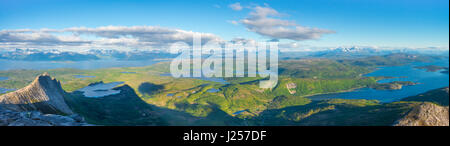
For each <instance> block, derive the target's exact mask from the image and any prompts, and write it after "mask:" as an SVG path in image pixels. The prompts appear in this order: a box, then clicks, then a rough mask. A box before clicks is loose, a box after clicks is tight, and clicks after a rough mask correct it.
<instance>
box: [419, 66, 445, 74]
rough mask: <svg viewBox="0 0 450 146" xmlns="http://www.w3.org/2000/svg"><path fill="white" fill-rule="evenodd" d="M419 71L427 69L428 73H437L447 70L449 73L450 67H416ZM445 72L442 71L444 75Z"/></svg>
mask: <svg viewBox="0 0 450 146" xmlns="http://www.w3.org/2000/svg"><path fill="white" fill-rule="evenodd" d="M415 68H417V69H426V70H427V72H436V71H439V70H443V69H444V70H447V73H448V67H443V66H437V65H427V66H417V67H415ZM444 72H445V71H442V73H444Z"/></svg>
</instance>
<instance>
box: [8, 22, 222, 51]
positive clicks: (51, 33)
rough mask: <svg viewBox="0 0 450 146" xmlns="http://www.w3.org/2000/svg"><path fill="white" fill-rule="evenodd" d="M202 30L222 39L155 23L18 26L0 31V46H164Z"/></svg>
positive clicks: (188, 39)
mask: <svg viewBox="0 0 450 146" xmlns="http://www.w3.org/2000/svg"><path fill="white" fill-rule="evenodd" d="M194 34H200V35H201V36H202V43H206V42H208V41H218V42H220V41H222V39H221V38H220V37H218V36H216V35H214V34H211V33H200V32H193V31H186V30H181V29H171V28H164V27H155V26H130V27H128V26H104V27H97V28H86V27H73V28H65V29H39V30H31V29H17V30H2V31H0V47H21V48H24V47H25V48H27V47H33V48H40V47H43V48H47V47H54V46H58V47H71V48H74V47H89V46H91V47H100V48H101V47H105V46H108V47H116V48H123V47H128V48H129V47H133V48H165V47H167V46H169V45H170V44H172V43H176V42H184V43H187V44H192V40H193V38H192V37H193V35H194Z"/></svg>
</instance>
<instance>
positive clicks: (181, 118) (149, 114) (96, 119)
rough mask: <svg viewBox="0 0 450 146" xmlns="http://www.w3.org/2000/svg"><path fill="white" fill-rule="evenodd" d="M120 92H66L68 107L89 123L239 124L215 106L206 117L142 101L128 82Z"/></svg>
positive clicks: (235, 119)
mask: <svg viewBox="0 0 450 146" xmlns="http://www.w3.org/2000/svg"><path fill="white" fill-rule="evenodd" d="M115 90H121V92H120V93H119V94H116V95H110V96H105V97H100V98H86V97H84V96H83V95H82V93H81V92H78V91H76V92H73V93H68V94H66V96H65V98H66V100H67V102H68V104H69V106H70V107H71V108H72V109H73V110H74V111H75V112H76V113H78V114H80V115H82V116H84V117H85V118H86V120H87V121H88V122H89V123H92V124H97V125H121V126H122V125H123V126H127V125H129V126H135V125H146V126H151V125H153V126H168V125H170V126H190V125H202V126H203V125H241V124H242V122H241V120H239V119H237V118H234V117H231V116H229V115H228V114H227V113H225V112H223V111H221V110H220V109H218V108H217V107H216V106H211V109H212V112H210V114H209V115H208V116H206V117H196V116H192V115H190V114H188V113H185V112H182V111H177V110H171V109H167V108H161V107H157V106H154V105H151V104H148V103H146V102H145V101H143V100H142V99H141V98H140V97H139V96H138V95H137V94H136V93H135V91H134V90H133V89H132V88H131V87H130V86H128V85H123V86H120V87H117V88H115Z"/></svg>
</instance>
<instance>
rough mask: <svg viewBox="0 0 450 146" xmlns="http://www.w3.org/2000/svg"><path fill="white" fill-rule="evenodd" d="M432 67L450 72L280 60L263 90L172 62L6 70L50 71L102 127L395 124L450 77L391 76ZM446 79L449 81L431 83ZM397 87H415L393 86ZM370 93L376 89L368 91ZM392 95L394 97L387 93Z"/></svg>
mask: <svg viewBox="0 0 450 146" xmlns="http://www.w3.org/2000/svg"><path fill="white" fill-rule="evenodd" d="M445 61H447V64H445V63H444V64H442V62H445ZM433 62H438V63H433ZM430 63H431V64H437V65H440V66H443V67H448V59H447V60H445V59H444V60H442V58H439V57H437V58H436V57H433V56H429V55H422V56H420V55H408V54H390V55H382V56H368V57H365V58H353V59H348V58H347V59H342V58H341V59H324V58H307V59H288V60H282V61H280V63H279V64H280V70H279V72H280V76H279V82H278V85H277V86H276V87H275V88H272V89H261V88H259V87H258V84H257V83H258V81H259V80H261V79H263V78H261V77H245V78H223V79H220V78H219V79H218V80H217V79H214V80H211V79H202V78H173V77H171V76H168V75H166V74H168V73H169V62H159V63H156V64H153V65H150V66H143V67H114V68H100V69H88V70H86V69H70V68H58V69H40V70H7V71H0V76H1V77H7V80H2V81H0V88H5V89H20V88H23V87H25V86H26V85H28V84H29V83H31V82H32V81H33V79H34V78H35V77H36V76H38V75H40V74H42V73H43V72H47V73H48V74H50V75H51V76H52V77H54V78H56V79H57V80H59V81H60V82H61V85H62V89H63V90H64V91H66V93H64V99H65V100H66V102H67V104H68V105H69V106H70V107H71V109H72V110H73V111H74V112H75V113H78V114H80V115H82V116H83V117H85V118H86V121H87V122H89V123H91V124H97V125H393V123H394V122H395V121H396V120H398V119H399V118H400V117H401V116H403V115H404V114H406V113H407V112H408V111H409V110H410V109H411V108H413V107H416V106H417V105H419V104H420V103H418V102H413V101H420V100H408V101H406V100H405V101H400V100H401V99H402V98H405V97H408V96H413V95H417V94H419V93H424V92H426V91H429V90H432V89H437V88H442V87H446V86H448V74H443V73H440V72H427V71H426V70H420V69H417V72H420V73H422V72H424V73H423V74H420V76H422V77H427V78H417V76H413V75H410V74H403V73H404V72H397V74H392V73H391V72H392V71H393V70H394V69H396V67H397V68H400V70H401V69H403V70H404V68H402V67H406V68H414V67H411V66H417V65H419V64H420V65H426V64H430ZM380 68H382V69H380ZM383 68H393V69H391V70H387V71H386V70H384V69H383ZM397 70H398V69H397ZM383 72H384V73H383ZM386 72H389V73H386ZM394 73H395V72H394ZM426 73H427V74H426ZM412 74H414V73H412ZM430 79H431V80H430ZM443 79H447V81H446V82H439V84H434V86H430V85H431V84H430V82H433V83H434V82H435V80H443ZM103 84H104V85H105V86H104V85H103ZM391 84H400V85H407V86H403V88H401V89H398V90H392V88H386V87H385V86H386V85H389V86H390V85H391ZM97 85H102V87H95V86H97ZM106 85H111V86H106ZM88 87H92V89H89V90H88ZM94 87H95V88H94ZM416 87H417V88H416ZM410 88H411V89H410ZM366 90H367V91H370V92H367V93H361V92H362V91H366ZM411 90H415V92H411ZM7 92H12V91H7ZM395 92H399V93H404V92H408V94H395ZM416 92H418V93H416ZM388 93H389V94H390V95H391V96H381V95H387V94H388ZM1 94H5V93H0V95H1ZM336 95H339V96H336ZM366 95H369V96H366ZM325 96H326V97H325ZM357 96H359V97H358V98H356V97H357ZM373 96H376V97H373ZM441 96H442V95H441ZM443 96H444V97H445V94H443ZM447 97H448V93H447ZM422 101H423V100H422ZM444 106H445V105H444ZM447 106H448V101H447ZM356 117H357V118H356Z"/></svg>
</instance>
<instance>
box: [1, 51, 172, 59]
mask: <svg viewBox="0 0 450 146" xmlns="http://www.w3.org/2000/svg"><path fill="white" fill-rule="evenodd" d="M176 56H178V54H170V53H168V52H163V51H145V50H132V51H118V50H102V49H91V50H88V51H85V52H70V51H60V50H38V49H14V50H9V51H0V59H8V60H23V61H89V60H99V59H117V60H152V59H167V58H174V57H176Z"/></svg>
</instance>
